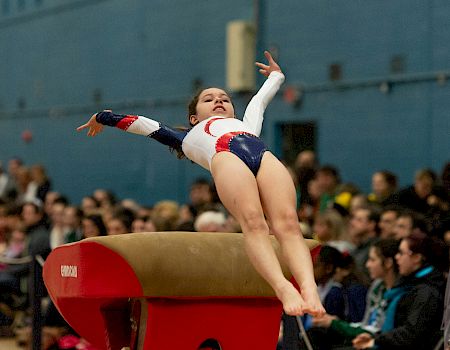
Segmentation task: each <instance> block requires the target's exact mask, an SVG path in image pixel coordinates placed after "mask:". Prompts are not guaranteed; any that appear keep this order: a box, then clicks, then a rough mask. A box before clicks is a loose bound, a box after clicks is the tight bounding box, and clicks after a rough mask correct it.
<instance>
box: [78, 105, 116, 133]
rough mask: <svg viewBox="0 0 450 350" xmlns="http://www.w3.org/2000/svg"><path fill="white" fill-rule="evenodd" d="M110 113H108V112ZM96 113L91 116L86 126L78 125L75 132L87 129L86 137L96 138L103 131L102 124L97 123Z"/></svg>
mask: <svg viewBox="0 0 450 350" xmlns="http://www.w3.org/2000/svg"><path fill="white" fill-rule="evenodd" d="M109 112H110V111H109ZM96 118H97V113H95V114H94V115H92V117H91V119H89V121H88V122H87V123H86V124H83V125H80V126H79V127H78V128H77V131H81V130H83V129H86V128H89V130H88V133H87V136H96V135H98V134H99V133H101V132H102V131H103V124H100V123H99V122H97V119H96Z"/></svg>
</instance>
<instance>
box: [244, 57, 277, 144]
mask: <svg viewBox="0 0 450 350" xmlns="http://www.w3.org/2000/svg"><path fill="white" fill-rule="evenodd" d="M264 55H265V56H266V58H267V60H268V63H269V64H268V65H266V64H263V63H259V62H257V63H256V65H257V66H258V67H259V68H260V70H259V72H260V73H261V74H263V75H264V76H266V77H267V80H266V81H265V82H264V84H263V85H262V86H261V88H260V89H259V91H258V93H257V94H256V95H255V96H253V98H252V99H251V100H250V102H249V104H248V105H247V108H246V109H245V113H244V118H243V122H244V124H246V125H247V126H249V127H250V128H251V129H252V131H253V133H254V134H255V135H257V136H259V134H260V133H261V128H262V122H263V119H264V111H265V110H266V107H267V105H268V104H269V102H270V101H271V100H272V98H273V97H274V96H275V94H276V93H277V91H278V90H279V88H280V86H281V84H282V83H283V82H284V74H283V73H282V72H281V68H280V66H279V65H278V64H277V63H276V62H275V61H274V59H273V58H272V56H271V54H270V53H269V52H268V51H265V52H264Z"/></svg>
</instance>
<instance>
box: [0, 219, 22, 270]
mask: <svg viewBox="0 0 450 350" xmlns="http://www.w3.org/2000/svg"><path fill="white" fill-rule="evenodd" d="M25 246H26V228H25V225H24V224H23V223H20V224H18V225H17V226H16V227H13V228H12V230H11V232H9V234H8V235H7V238H6V247H5V249H4V250H3V251H2V252H1V253H0V271H4V270H6V269H7V268H8V261H9V260H12V259H16V258H20V257H22V256H23V254H24V252H25Z"/></svg>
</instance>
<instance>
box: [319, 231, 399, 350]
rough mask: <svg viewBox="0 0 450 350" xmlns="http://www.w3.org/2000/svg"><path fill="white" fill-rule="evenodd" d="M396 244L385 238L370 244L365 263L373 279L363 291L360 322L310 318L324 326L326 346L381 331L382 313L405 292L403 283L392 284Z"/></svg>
mask: <svg viewBox="0 0 450 350" xmlns="http://www.w3.org/2000/svg"><path fill="white" fill-rule="evenodd" d="M398 246H399V242H398V241H397V240H394V239H385V240H379V241H377V242H375V243H373V244H372V246H371V247H370V250H369V258H368V260H367V263H366V267H367V269H368V270H369V273H370V277H371V279H372V280H373V282H372V284H371V286H370V289H369V291H368V293H367V303H366V310H365V314H364V318H363V320H362V321H361V322H358V323H349V322H346V321H343V320H340V319H338V318H337V317H336V316H334V315H329V314H325V315H324V316H323V317H315V318H314V319H313V325H314V326H317V327H324V328H328V334H329V337H327V338H328V339H329V342H330V343H329V347H328V348H333V347H341V346H345V345H351V342H352V340H353V339H354V338H355V337H356V336H357V335H358V334H361V333H367V332H370V333H372V334H375V333H377V332H379V331H381V329H382V328H383V324H384V323H385V321H386V317H390V316H388V314H391V313H392V312H393V309H395V304H396V303H397V301H398V300H399V299H400V297H401V296H402V295H403V294H404V293H405V292H406V289H405V288H404V287H399V288H397V287H396V288H394V285H395V282H396V280H397V277H398V266H397V263H396V261H395V254H396V253H397V251H398Z"/></svg>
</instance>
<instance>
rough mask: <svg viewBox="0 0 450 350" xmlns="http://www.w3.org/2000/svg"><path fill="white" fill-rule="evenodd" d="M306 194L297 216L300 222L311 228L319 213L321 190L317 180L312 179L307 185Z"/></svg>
mask: <svg viewBox="0 0 450 350" xmlns="http://www.w3.org/2000/svg"><path fill="white" fill-rule="evenodd" d="M307 192H308V196H307V198H306V199H305V200H304V201H302V202H301V203H300V206H299V208H298V210H297V214H298V218H299V220H300V222H304V223H306V224H308V225H310V226H311V225H312V224H313V222H314V216H315V215H316V213H317V212H319V207H320V197H321V196H322V190H321V188H320V187H319V182H318V181H317V179H315V178H314V179H312V180H310V181H309V182H308V183H307Z"/></svg>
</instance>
